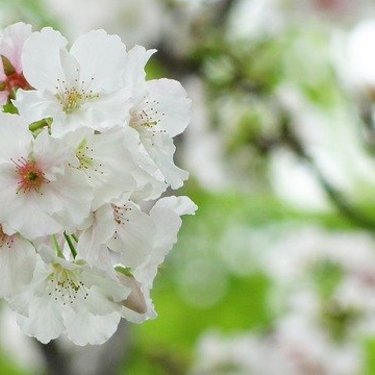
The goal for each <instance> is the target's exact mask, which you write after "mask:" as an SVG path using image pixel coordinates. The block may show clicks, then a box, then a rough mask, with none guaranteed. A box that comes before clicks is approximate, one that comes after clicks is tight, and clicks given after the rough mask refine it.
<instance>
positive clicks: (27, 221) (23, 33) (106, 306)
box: [0, 23, 196, 345]
mask: <svg viewBox="0 0 375 375" xmlns="http://www.w3.org/2000/svg"><path fill="white" fill-rule="evenodd" d="M67 43H68V42H67V40H66V39H65V38H64V37H63V36H62V35H61V34H60V33H59V32H58V31H55V30H53V29H52V28H49V27H47V28H44V29H42V30H41V31H36V32H33V31H32V27H31V26H30V25H26V24H23V23H18V24H15V25H12V26H10V27H8V28H6V29H5V30H4V32H3V34H2V36H1V37H0V55H1V58H2V64H1V65H0V89H1V90H2V91H0V100H1V103H0V104H2V105H3V111H2V113H0V144H1V145H0V275H1V279H2V281H1V283H0V297H3V298H4V299H5V300H6V301H7V302H8V304H9V306H10V307H11V308H12V309H13V310H14V311H15V312H16V314H17V320H18V324H19V325H20V327H21V329H22V330H23V331H24V332H25V333H26V334H27V335H29V336H33V337H36V338H37V339H38V340H39V341H41V342H42V343H47V342H49V341H50V340H52V339H55V338H57V337H59V336H60V335H61V334H65V335H66V336H67V337H68V338H69V339H70V340H71V341H72V342H74V343H75V344H77V345H86V344H101V343H103V342H105V341H106V340H107V339H108V338H109V337H111V335H112V334H113V333H114V332H115V331H116V329H117V325H118V323H119V321H120V319H121V318H125V319H127V320H129V321H132V322H138V323H139V322H142V321H144V320H145V319H150V318H153V317H155V315H156V314H155V311H154V307H153V304H152V300H151V298H150V290H151V288H152V285H153V281H154V278H155V276H156V274H157V270H158V267H159V265H160V264H161V263H162V262H163V261H164V258H165V256H166V255H167V253H168V252H169V251H170V250H171V248H172V247H173V245H174V244H175V242H176V240H177V233H178V231H179V228H180V226H181V219H180V217H181V216H182V215H184V214H193V213H194V212H195V210H196V206H195V205H194V203H193V202H192V201H191V200H190V199H189V198H188V197H176V196H168V197H163V198H161V195H162V194H163V193H164V192H165V190H166V189H167V188H171V189H177V188H179V187H181V186H182V184H183V182H184V180H186V179H187V177H188V173H187V172H186V171H184V170H182V169H180V168H178V167H177V166H176V165H175V164H174V160H173V156H174V152H175V146H174V143H173V137H175V136H176V135H178V134H180V133H181V132H183V131H184V129H185V128H186V126H187V125H188V123H189V121H190V120H189V116H190V107H191V101H190V100H189V99H188V98H187V95H186V92H185V90H184V89H183V88H182V86H181V85H180V83H178V82H177V81H174V80H170V79H158V80H148V81H147V80H146V77H145V65H146V63H147V61H148V60H149V58H150V57H151V55H152V54H153V53H154V52H155V51H154V50H146V49H144V48H143V47H140V46H135V47H134V48H133V49H131V50H129V51H127V49H126V47H125V45H124V44H123V43H122V41H121V40H120V38H119V37H118V36H114V35H108V34H107V33H106V32H105V31H103V30H94V31H91V32H89V33H87V34H85V35H82V36H80V37H79V38H78V39H77V40H76V41H75V42H74V43H73V45H72V46H71V47H70V48H69V49H68V48H67ZM7 112H11V113H7Z"/></svg>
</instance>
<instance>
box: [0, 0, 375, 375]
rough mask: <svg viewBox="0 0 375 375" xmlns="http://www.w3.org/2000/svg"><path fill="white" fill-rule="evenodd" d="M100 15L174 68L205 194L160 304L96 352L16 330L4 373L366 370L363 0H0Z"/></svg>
mask: <svg viewBox="0 0 375 375" xmlns="http://www.w3.org/2000/svg"><path fill="white" fill-rule="evenodd" d="M17 21H25V22H29V23H32V24H33V25H34V28H35V29H38V28H40V27H42V26H47V25H50V26H53V27H55V28H57V29H59V30H61V31H62V32H63V33H64V34H65V35H67V36H69V37H70V38H74V37H75V36H77V35H79V34H80V33H83V32H86V31H89V30H91V29H95V28H104V29H106V30H107V31H108V32H111V33H117V34H119V35H120V36H121V38H122V39H123V41H124V42H125V43H126V45H127V46H128V48H131V47H132V46H133V45H134V44H141V45H144V46H146V47H148V48H157V49H158V53H157V54H155V55H154V56H153V58H152V59H151V62H150V64H149V65H148V71H147V74H148V78H159V77H168V78H174V79H178V80H180V81H182V83H183V85H184V87H185V88H186V89H187V91H188V92H189V95H190V97H191V98H192V99H193V119H192V123H191V125H190V127H189V128H188V130H187V131H186V132H185V133H184V134H183V135H182V136H181V137H179V138H178V139H176V143H177V150H178V154H177V155H176V159H177V164H179V165H180V166H182V167H183V168H185V169H187V170H189V171H190V173H191V178H190V180H189V182H188V183H187V184H186V186H185V187H184V188H183V189H181V190H180V191H179V192H178V194H187V195H189V196H191V198H192V199H193V200H194V201H195V202H196V203H197V204H198V206H199V211H198V213H197V214H196V216H195V217H188V218H186V219H184V225H183V228H182V230H181V232H180V235H179V242H178V244H177V246H176V247H175V249H174V250H173V252H172V253H171V254H170V256H169V258H168V261H167V262H166V264H165V265H164V266H163V269H162V270H161V272H160V275H159V276H158V278H157V281H156V285H155V287H154V290H153V299H154V303H155V305H156V309H157V311H158V313H159V317H158V318H157V319H156V320H154V321H149V322H146V323H144V324H142V325H139V326H137V325H130V324H126V323H123V324H122V325H121V326H120V329H119V331H118V333H117V334H116V335H115V336H114V337H113V338H112V339H111V340H110V341H109V342H108V343H107V344H105V345H103V346H101V347H86V348H78V347H74V346H72V345H70V344H69V343H67V342H65V341H64V340H60V341H58V342H53V343H51V344H49V345H46V346H43V345H40V344H38V343H37V342H36V341H33V340H32V339H30V338H27V337H25V336H23V335H22V334H21V333H20V331H19V330H18V328H17V326H16V323H15V321H14V318H13V316H12V314H11V313H10V312H9V311H8V310H7V309H6V307H5V306H3V305H0V374H10V375H24V374H25V375H31V374H59V375H65V374H69V375H76V374H79V375H85V374H87V375H91V374H93V375H96V374H98V375H102V374H106V375H112V374H117V375H121V374H130V375H148V374H152V375H183V374H187V375H279V374H283V375H285V374H286V375H357V374H375V238H374V231H375V2H374V1H373V0H356V1H353V0H0V25H1V26H7V25H8V24H10V23H13V22H17Z"/></svg>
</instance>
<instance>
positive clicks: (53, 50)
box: [22, 27, 67, 92]
mask: <svg viewBox="0 0 375 375" xmlns="http://www.w3.org/2000/svg"><path fill="white" fill-rule="evenodd" d="M66 45H67V40H66V39H65V38H64V37H63V36H62V35H61V34H60V33H59V32H58V31H56V30H53V29H52V28H51V27H45V28H43V29H42V30H41V31H39V32H35V33H33V34H32V35H31V36H30V37H29V38H28V39H27V40H26V42H25V44H24V49H23V54H22V65H23V72H24V76H25V78H26V79H27V81H28V82H29V83H30V85H31V86H33V87H35V88H38V89H39V90H43V89H45V90H49V91H51V92H56V85H57V78H59V79H63V77H64V74H63V71H62V68H61V61H60V50H61V49H63V48H65V46H66Z"/></svg>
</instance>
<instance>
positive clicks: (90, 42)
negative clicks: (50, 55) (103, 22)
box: [70, 30, 126, 92]
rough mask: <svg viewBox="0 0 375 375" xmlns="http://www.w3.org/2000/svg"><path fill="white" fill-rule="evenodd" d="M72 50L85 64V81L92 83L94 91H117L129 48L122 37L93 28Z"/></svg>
mask: <svg viewBox="0 0 375 375" xmlns="http://www.w3.org/2000/svg"><path fill="white" fill-rule="evenodd" d="M70 52H71V54H72V55H73V56H75V58H76V59H77V60H78V62H79V64H80V66H81V67H83V68H82V70H81V80H83V81H85V82H91V85H90V88H91V89H92V90H93V91H94V92H103V91H114V89H116V88H118V87H119V84H120V78H121V75H122V74H123V71H124V69H125V62H126V47H125V45H124V44H123V43H122V42H121V39H120V38H119V37H118V36H116V35H108V34H107V33H106V32H105V31H104V30H93V31H90V32H88V33H87V34H84V35H82V36H80V37H79V38H78V39H77V40H76V41H75V42H74V44H73V46H72V48H71V50H70ZM92 78H94V79H92Z"/></svg>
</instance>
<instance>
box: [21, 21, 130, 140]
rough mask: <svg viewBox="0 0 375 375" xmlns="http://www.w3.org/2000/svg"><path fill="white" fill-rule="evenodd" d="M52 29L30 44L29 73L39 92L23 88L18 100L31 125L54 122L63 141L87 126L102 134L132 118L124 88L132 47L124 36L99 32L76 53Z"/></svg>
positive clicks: (81, 42) (79, 44) (27, 55)
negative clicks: (42, 120) (122, 40)
mask: <svg viewBox="0 0 375 375" xmlns="http://www.w3.org/2000/svg"><path fill="white" fill-rule="evenodd" d="M67 43H68V42H67V40H66V39H65V38H64V37H63V36H62V35H61V34H60V33H59V32H58V31H55V30H53V29H51V28H49V27H47V28H44V29H42V30H41V31H40V32H36V33H33V35H32V36H31V37H30V38H29V39H28V40H27V42H26V43H25V45H24V50H23V55H22V57H23V58H22V63H23V68H24V75H25V77H26V79H27V80H28V82H29V83H30V84H31V86H33V87H34V88H35V89H36V90H32V91H24V90H20V91H19V92H18V94H17V100H16V101H15V102H14V103H15V105H16V107H17V108H18V110H19V112H20V113H21V115H23V116H24V117H25V118H27V120H28V121H29V122H34V121H38V120H41V119H43V118H52V119H53V125H52V134H53V135H54V136H57V137H60V136H62V135H63V134H66V133H67V132H69V131H72V130H75V129H77V128H79V127H81V126H87V127H92V128H94V129H96V130H101V129H102V128H103V127H105V126H104V124H106V126H107V127H108V126H113V125H115V124H116V123H117V122H121V121H122V120H124V119H125V118H126V114H127V111H126V94H125V92H124V90H123V86H122V85H123V79H122V76H123V74H124V69H125V67H126V59H127V55H126V47H125V45H124V44H123V43H122V42H121V40H120V38H119V37H118V36H114V35H108V34H107V33H106V32H105V31H104V30H94V31H91V32H89V33H87V34H84V35H82V36H81V37H79V38H78V39H77V40H76V41H75V42H74V44H73V45H72V47H71V49H70V50H69V51H68V50H67V49H66V46H67Z"/></svg>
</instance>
